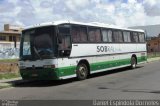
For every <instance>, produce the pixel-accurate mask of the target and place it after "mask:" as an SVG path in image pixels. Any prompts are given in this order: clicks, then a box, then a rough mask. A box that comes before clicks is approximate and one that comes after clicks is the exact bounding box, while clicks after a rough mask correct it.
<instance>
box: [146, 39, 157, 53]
mask: <svg viewBox="0 0 160 106" xmlns="http://www.w3.org/2000/svg"><path fill="white" fill-rule="evenodd" d="M147 50H148V52H149V53H150V52H160V37H152V38H150V39H149V40H147Z"/></svg>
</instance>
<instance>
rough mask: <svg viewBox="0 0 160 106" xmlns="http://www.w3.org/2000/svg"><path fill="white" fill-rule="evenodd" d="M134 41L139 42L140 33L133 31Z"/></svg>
mask: <svg viewBox="0 0 160 106" xmlns="http://www.w3.org/2000/svg"><path fill="white" fill-rule="evenodd" d="M132 42H134V43H138V42H139V39H138V33H137V32H133V33H132Z"/></svg>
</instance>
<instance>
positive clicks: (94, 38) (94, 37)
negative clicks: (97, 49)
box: [89, 28, 101, 42]
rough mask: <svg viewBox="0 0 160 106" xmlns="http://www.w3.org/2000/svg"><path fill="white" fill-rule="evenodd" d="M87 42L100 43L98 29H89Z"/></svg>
mask: <svg viewBox="0 0 160 106" xmlns="http://www.w3.org/2000/svg"><path fill="white" fill-rule="evenodd" d="M89 41H90V42H100V41H101V33H100V29H98V28H89Z"/></svg>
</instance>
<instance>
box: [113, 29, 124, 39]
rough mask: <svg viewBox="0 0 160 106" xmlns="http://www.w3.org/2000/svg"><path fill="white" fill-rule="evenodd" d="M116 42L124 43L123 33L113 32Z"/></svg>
mask: <svg viewBox="0 0 160 106" xmlns="http://www.w3.org/2000/svg"><path fill="white" fill-rule="evenodd" d="M113 39H114V42H123V36H122V32H121V31H113Z"/></svg>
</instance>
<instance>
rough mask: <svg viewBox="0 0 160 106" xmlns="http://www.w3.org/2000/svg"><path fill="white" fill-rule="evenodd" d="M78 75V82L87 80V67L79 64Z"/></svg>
mask: <svg viewBox="0 0 160 106" xmlns="http://www.w3.org/2000/svg"><path fill="white" fill-rule="evenodd" d="M76 74H77V78H78V80H85V79H86V78H87V75H88V69H87V66H86V65H85V64H79V65H78V66H77V71H76Z"/></svg>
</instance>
